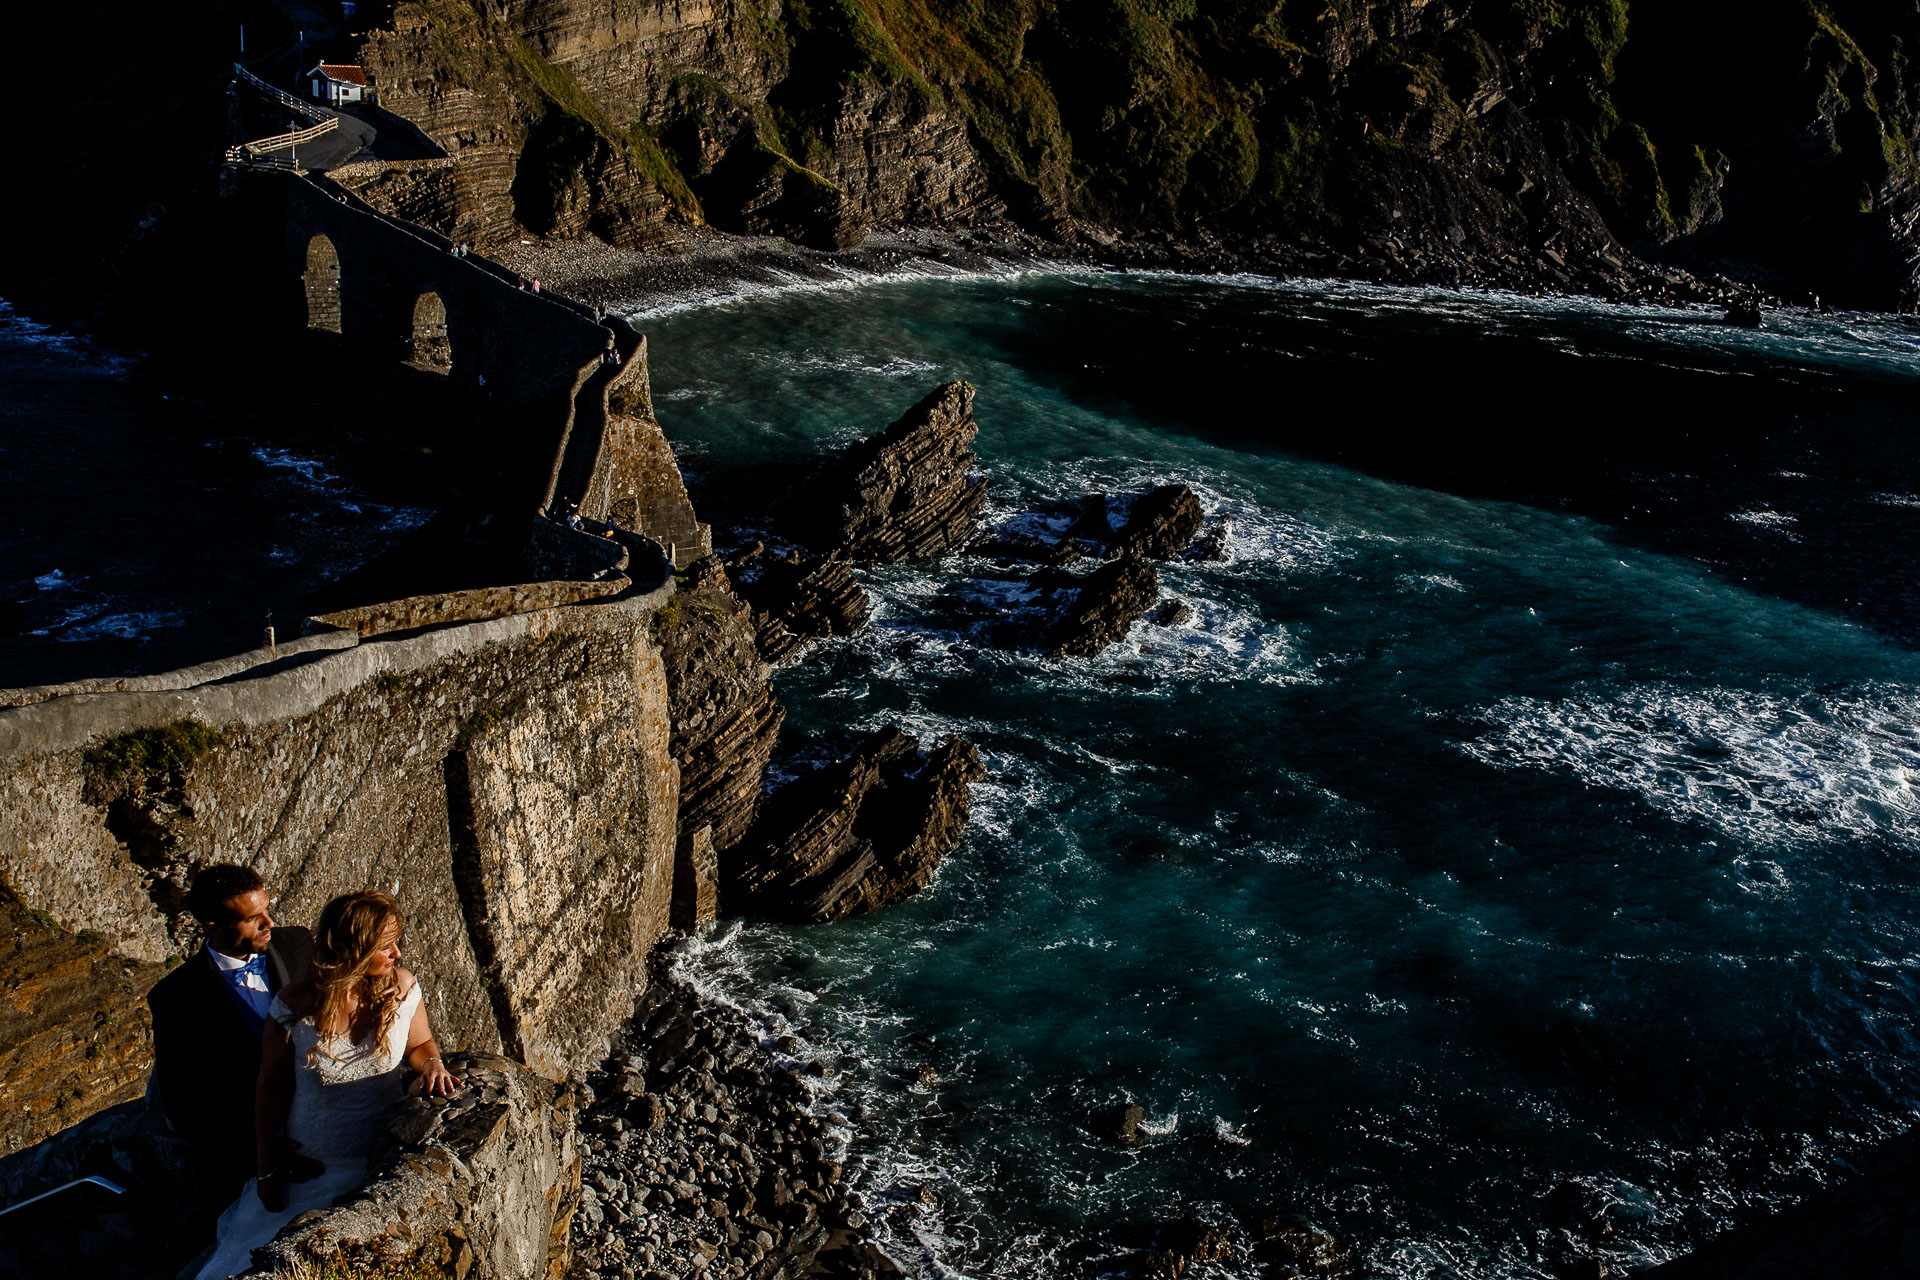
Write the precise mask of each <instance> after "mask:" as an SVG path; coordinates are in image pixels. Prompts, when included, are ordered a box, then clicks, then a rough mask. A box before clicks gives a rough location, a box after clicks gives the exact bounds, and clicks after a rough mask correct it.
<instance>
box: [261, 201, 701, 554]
mask: <svg viewBox="0 0 1920 1280" xmlns="http://www.w3.org/2000/svg"><path fill="white" fill-rule="evenodd" d="M231 180H232V181H233V182H234V183H235V184H236V191H235V195H236V198H237V199H239V200H241V201H242V202H243V203H244V204H245V205H246V206H248V217H247V221H249V222H251V223H253V224H254V225H255V226H277V227H278V228H279V236H278V240H277V242H271V243H270V247H269V248H268V252H269V254H270V256H271V257H272V258H273V260H274V261H273V263H272V265H271V267H270V268H269V269H268V271H267V272H266V273H264V278H260V279H257V280H255V282H254V283H253V285H252V287H253V288H255V289H257V290H263V291H265V292H266V293H267V295H268V298H267V303H268V305H267V307H266V310H267V312H268V313H269V314H270V315H271V316H273V317H274V318H276V319H277V320H278V321H279V322H280V324H281V325H283V326H284V327H286V328H290V329H294V330H301V331H306V332H315V331H318V332H321V333H332V334H338V335H339V336H340V338H341V340H342V343H341V345H342V347H343V349H344V350H346V351H347V352H348V353H349V356H348V360H349V367H348V368H346V369H344V370H341V371H340V376H342V377H344V378H346V379H348V380H351V379H352V378H353V376H354V372H355V368H356V367H363V366H365V365H367V364H372V365H379V364H383V363H385V364H400V365H405V366H409V367H410V368H412V369H413V370H416V371H418V372H421V373H425V374H428V375H433V376H435V377H438V378H443V379H445V382H446V390H447V396H446V398H445V399H446V405H445V409H446V411H447V412H455V413H459V412H471V413H473V414H474V415H475V416H476V419H478V418H486V419H489V420H491V422H492V423H493V424H494V426H493V430H494V431H497V432H500V433H502V435H503V436H504V439H502V440H500V447H501V448H503V450H504V451H505V452H507V453H509V454H510V455H511V457H512V458H513V459H514V463H513V465H511V466H510V467H508V468H507V471H508V472H509V474H511V475H512V476H513V477H514V479H513V480H512V481H511V482H510V486H511V487H510V488H509V490H508V491H507V492H505V493H503V494H502V495H501V505H502V506H503V507H504V508H507V509H509V510H511V511H512V512H513V513H514V514H516V515H518V514H524V513H528V512H540V513H543V514H548V515H552V516H558V515H560V514H562V512H561V510H560V508H561V507H562V505H563V503H564V501H565V500H568V499H571V500H572V501H574V502H577V503H579V504H580V506H581V509H582V511H583V513H584V514H586V515H588V516H590V517H592V518H594V519H599V520H607V521H610V522H612V523H615V524H618V525H620V526H621V527H623V528H626V529H630V530H632V531H633V532H636V533H639V534H642V535H644V536H647V537H650V538H652V539H653V540H654V541H656V542H659V543H660V544H661V545H662V546H671V547H672V548H673V549H674V551H675V556H674V558H675V561H676V563H677V564H679V565H685V564H687V563H690V562H691V561H692V560H693V559H696V558H698V556H700V555H702V554H704V553H705V552H706V551H707V550H708V549H709V548H710V546H711V539H710V536H709V534H708V532H707V528H706V526H705V525H702V524H700V523H699V522H698V520H697V519H696V518H695V516H694V512H693V507H692V504H691V503H690V502H689V500H688V498H687V493H686V488H685V485H684V484H683V482H682V480H681V476H680V472H679V468H678V466H677V465H675V463H674V461H673V455H672V450H671V448H670V447H669V446H668V445H667V442H666V438H665V436H664V435H663V434H662V433H661V431H660V427H659V424H658V423H657V422H656V421H655V420H654V419H653V415H652V395H651V392H650V390H649V388H648V385H647V364H646V342H645V339H644V338H642V337H641V336H640V335H638V334H637V333H635V332H634V331H633V330H632V329H631V328H629V327H628V326H627V325H625V324H624V323H622V322H620V321H617V320H615V321H603V320H602V319H600V318H598V317H597V316H596V315H595V313H594V311H593V309H592V308H590V307H588V306H586V305H585V304H584V303H580V302H577V301H575V300H574V299H571V298H567V297H564V296H561V295H558V294H554V293H552V292H544V293H536V292H533V291H532V290H531V289H530V288H529V287H526V286H527V284H528V282H524V281H522V280H521V278H520V277H519V276H518V275H516V274H515V273H514V272H512V271H510V270H508V269H507V268H505V267H503V266H501V265H499V264H498V263H495V262H492V261H490V260H488V259H486V258H484V257H481V256H479V255H477V254H472V253H462V254H456V253H455V252H454V248H455V246H454V245H453V244H452V243H451V242H450V241H448V240H447V239H446V238H445V237H443V236H441V235H439V234H438V233H436V232H433V231H430V230H428V229H426V228H424V227H420V226H417V225H415V224H413V223H410V222H406V221H403V220H401V219H398V218H394V217H390V216H388V215H386V214H384V213H382V212H380V211H379V210H377V209H375V208H373V207H372V206H371V205H369V204H367V203H366V202H365V201H363V200H361V199H360V198H359V197H358V196H357V195H355V194H353V193H352V192H351V191H349V190H347V189H346V188H343V187H339V186H337V185H336V184H333V183H331V182H327V181H326V180H324V179H317V178H313V177H309V176H307V175H304V174H293V173H285V172H274V171H266V172H249V171H244V170H242V171H236V172H234V173H233V174H232V179H231ZM610 357H617V360H616V359H614V358H610ZM616 393H617V394H616ZM610 395H615V407H614V408H612V409H610V408H609V396H610ZM474 447H475V448H476V449H479V448H487V447H491V446H490V444H489V442H488V441H486V440H484V439H479V438H477V439H476V440H475V443H474Z"/></svg>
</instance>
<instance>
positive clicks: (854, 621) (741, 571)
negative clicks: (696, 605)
mask: <svg viewBox="0 0 1920 1280" xmlns="http://www.w3.org/2000/svg"><path fill="white" fill-rule="evenodd" d="M726 568H727V575H728V576H729V577H730V578H731V579H732V580H733V583H734V588H735V590H736V591H737V592H738V593H739V595H740V596H741V597H742V598H743V599H744V600H746V602H747V604H748V605H749V606H750V607H751V608H752V609H753V630H754V641H755V643H756V644H758V645H759V647H760V652H761V653H762V654H763V655H765V657H766V659H767V661H769V662H779V661H780V660H781V659H783V658H786V657H789V656H791V655H792V653H793V652H794V651H795V650H796V649H798V648H799V647H800V645H801V644H802V643H803V642H804V641H806V640H808V639H810V638H813V637H817V636H850V635H852V634H853V633H854V632H856V631H858V630H859V629H860V628H861V627H863V626H865V625H866V622H867V615H868V614H869V613H871V612H872V602H871V601H869V600H868V599H867V593H866V592H865V591H864V590H862V589H861V587H860V584H859V583H858V582H856V581H855V580H854V577H853V568H852V566H851V565H850V564H848V563H847V560H846V557H845V556H844V555H842V554H841V553H840V552H838V551H835V552H833V553H832V554H830V555H826V556H816V555H812V554H810V553H807V552H803V551H801V550H799V549H797V548H795V549H792V550H789V551H788V552H787V553H786V554H785V555H775V554H774V553H773V552H771V551H769V550H767V546H766V544H765V543H763V542H755V543H752V544H751V545H749V546H747V547H745V548H743V549H742V550H740V551H737V552H735V553H734V554H733V555H731V556H728V557H727V560H726Z"/></svg>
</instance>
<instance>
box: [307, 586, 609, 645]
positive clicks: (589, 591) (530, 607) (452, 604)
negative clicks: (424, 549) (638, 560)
mask: <svg viewBox="0 0 1920 1280" xmlns="http://www.w3.org/2000/svg"><path fill="white" fill-rule="evenodd" d="M632 585H633V584H632V583H631V582H629V581H627V580H626V579H625V578H611V579H605V580H602V581H599V582H523V583H519V584H518V585H515V586H508V587H480V588H477V589H475V590H472V591H446V592H442V593H440V594H438V595H428V596H408V597H407V598H406V599H405V600H389V601H386V602H385V603H383V604H370V605H365V606H363V607H361V608H358V609H341V610H338V611H336V612H334V613H322V614H317V615H315V617H314V621H316V622H320V623H324V624H326V625H327V626H329V627H338V628H340V629H341V630H343V631H350V632H353V633H354V634H355V635H358V636H360V637H361V638H363V639H364V638H366V637H369V636H378V635H385V634H387V633H389V632H394V631H417V630H419V629H420V628H422V627H438V626H445V625H446V624H448V623H450V622H472V621H475V620H477V619H480V618H501V617H506V616H508V615H510V614H515V613H533V612H536V611H538V610H540V609H553V608H557V607H558V606H560V605H563V604H579V603H580V602H582V601H585V600H600V599H605V598H607V597H609V596H615V595H618V594H620V593H621V592H622V591H625V590H626V589H627V588H628V587H630V586H632Z"/></svg>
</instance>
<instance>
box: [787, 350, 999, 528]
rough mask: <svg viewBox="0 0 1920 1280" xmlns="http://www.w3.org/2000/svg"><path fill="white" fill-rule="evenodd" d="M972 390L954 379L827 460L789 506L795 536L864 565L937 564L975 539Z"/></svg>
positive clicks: (978, 480) (979, 500)
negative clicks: (971, 539)
mask: <svg viewBox="0 0 1920 1280" xmlns="http://www.w3.org/2000/svg"><path fill="white" fill-rule="evenodd" d="M973 402H974V391H973V387H972V386H971V385H969V384H968V383H965V382H949V383H947V384H946V385H945V386H942V387H938V388H936V389H935V390H934V391H933V392H932V393H931V394H929V395H928V396H927V397H926V398H925V399H923V400H921V401H920V402H919V403H918V404H915V405H914V406H913V407H912V408H911V409H908V410H907V411H906V413H904V414H902V415H901V416H900V418H899V419H898V420H897V421H895V422H894V423H893V424H892V425H891V426H889V427H887V428H886V430H884V431H881V432H879V433H878V434H876V435H872V436H869V437H867V438H866V439H864V440H861V441H859V442H858V443H856V444H854V445H852V446H851V447H849V448H848V449H847V450H846V451H845V452H844V453H842V454H841V455H840V456H838V457H837V458H834V459H833V460H832V461H830V462H829V463H827V464H826V466H825V467H824V468H823V469H822V470H821V473H820V474H819V475H818V476H817V477H815V478H814V479H813V480H811V481H810V482H809V483H808V485H807V486H806V490H805V493H804V496H803V497H802V499H801V501H800V502H799V503H797V504H790V506H789V511H790V513H791V514H790V516H789V524H790V527H791V528H792V530H793V534H794V536H795V537H796V538H797V539H798V540H799V541H801V542H804V543H805V544H806V545H808V546H809V547H812V548H813V549H814V550H816V551H820V552H822V553H826V552H831V551H838V552H841V553H843V554H845V555H846V557H847V558H848V559H850V560H852V561H853V562H854V563H856V564H865V565H872V564H901V563H905V562H908V561H915V560H933V559H937V558H938V557H940V556H943V555H945V554H947V553H948V552H949V551H952V550H955V549H956V548H958V547H960V546H961V545H963V544H964V543H965V542H966V541H967V539H968V538H970V537H972V536H973V532H974V529H975V528H976V526H977V525H978V523H979V520H980V511H981V508H982V507H984V506H985V505H986V501H987V489H986V480H985V479H984V478H982V477H980V476H977V475H975V474H974V467H975V465H976V464H977V462H978V459H977V458H976V457H975V456H974V452H973V440H974V437H975V436H977V435H978V434H979V433H980V428H979V425H978V424H977V423H976V422H975V421H974V418H973Z"/></svg>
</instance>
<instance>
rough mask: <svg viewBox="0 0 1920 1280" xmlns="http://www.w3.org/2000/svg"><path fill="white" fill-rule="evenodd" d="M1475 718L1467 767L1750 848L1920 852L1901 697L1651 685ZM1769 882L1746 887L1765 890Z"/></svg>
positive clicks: (1519, 703)
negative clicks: (1826, 846) (1542, 779)
mask: <svg viewBox="0 0 1920 1280" xmlns="http://www.w3.org/2000/svg"><path fill="white" fill-rule="evenodd" d="M1484 716H1485V719H1486V720H1487V721H1488V723H1490V724H1491V725H1492V726H1493V728H1492V729H1491V730H1490V731H1489V732H1488V733H1485V734H1483V735H1481V736H1480V737H1478V738H1476V739H1474V740H1473V741H1472V742H1469V743H1466V744H1465V745H1464V746H1463V747H1462V749H1463V750H1464V751H1466V752H1467V754H1469V755H1471V756H1473V757H1475V758H1476V759H1479V760H1483V761H1485V762H1486V763H1488V764H1491V765H1494V766H1496V767H1499V768H1536V769H1555V770H1563V771H1565V772H1568V773H1571V774H1573V775H1574V776H1575V777H1577V778H1579V779H1580V780H1582V781H1583V782H1586V783H1588V784H1589V785H1592V786H1603V787H1612V788H1618V789H1621V790H1625V791H1630V792H1633V793H1634V794H1636V795H1638V796H1639V797H1640V798H1641V799H1643V800H1644V801H1646V803H1647V804H1649V805H1651V806H1652V807H1653V808H1655V809H1658V810H1660V811H1662V812H1665V813H1668V814H1671V815H1672V816H1674V817H1676V818H1680V819H1682V820H1686V821H1693V822H1700V823H1704V824H1706V825H1708V826H1711V827H1713V828H1715V829H1717V830H1719V831H1722V832H1725V833H1726V834H1728V835H1732V836H1736V837H1739V838H1740V839H1742V840H1744V841H1748V842H1751V843H1753V844H1755V845H1758V846H1760V847H1762V848H1776V847H1781V846H1790V845H1797V844H1804V843H1817V842H1828V841H1832V840H1835V839H1840V838H1875V839H1890V840H1895V841H1898V842H1900V843H1901V844H1904V845H1910V846H1911V845H1916V844H1920V794H1917V793H1916V790H1915V785H1914V784H1915V778H1916V771H1920V692H1916V691H1915V690H1913V689H1911V688H1908V687H1905V686H1894V685H1869V686H1865V687H1861V688H1856V689H1852V690H1848V691H1844V692H1839V693H1832V694H1819V693H1807V694H1776V693H1770V692H1760V691H1752V690H1741V689H1704V690H1696V689H1683V688H1679V687H1676V686H1672V685H1664V684H1656V685H1645V686H1641V687H1639V688H1635V689H1629V690H1627V691H1626V692H1623V693H1613V694H1606V695H1595V696H1590V697H1588V696H1581V695H1579V694H1575V695H1574V696H1572V697H1569V698H1565V699H1561V700H1558V701H1549V700H1544V699H1538V698H1508V699H1505V700H1503V701H1501V702H1499V703H1497V704H1496V705H1494V706H1493V707H1491V708H1489V709H1488V710H1487V711H1486V712H1485V713H1484ZM1768 865H1769V867H1771V866H1772V864H1768ZM1776 872H1777V867H1776V868H1773V869H1771V870H1765V871H1764V872H1763V873H1762V874H1760V875H1758V876H1757V877H1756V878H1755V879H1754V881H1753V883H1755V884H1756V885H1759V886H1762V888H1763V889H1765V890H1767V891H1777V890H1779V889H1781V888H1783V887H1784V873H1779V874H1776Z"/></svg>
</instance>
